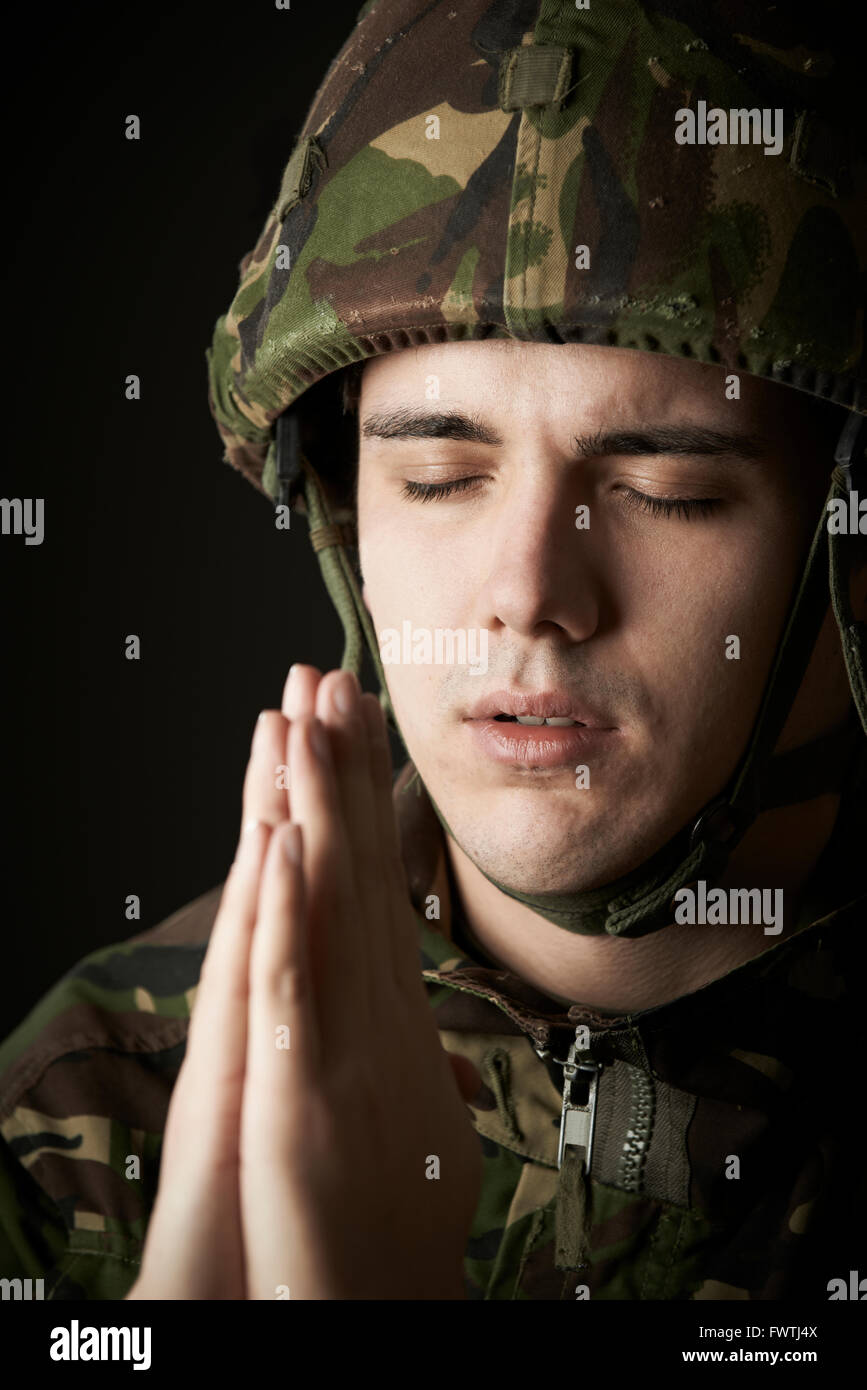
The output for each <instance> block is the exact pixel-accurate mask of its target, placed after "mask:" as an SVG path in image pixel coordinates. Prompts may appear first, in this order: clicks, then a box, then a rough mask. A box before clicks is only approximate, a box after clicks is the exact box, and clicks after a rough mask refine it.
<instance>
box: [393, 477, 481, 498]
mask: <svg viewBox="0 0 867 1390" xmlns="http://www.w3.org/2000/svg"><path fill="white" fill-rule="evenodd" d="M483 481H484V480H483V479H482V478H480V477H473V478H455V479H454V481H453V482H450V483H417V482H415V481H414V479H412V478H407V479H406V481H405V482H404V485H403V488H402V489H401V496H402V497H412V498H417V499H418V500H419V501H420V502H429V501H434V500H436V499H437V498H440V497H449V496H450V495H451V493H453V492H465V491H466V490H467V488H469V487H472V485H473V483H479V482H483Z"/></svg>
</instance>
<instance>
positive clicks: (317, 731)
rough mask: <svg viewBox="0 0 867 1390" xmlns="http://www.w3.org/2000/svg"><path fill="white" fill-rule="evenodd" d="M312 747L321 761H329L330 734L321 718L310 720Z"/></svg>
mask: <svg viewBox="0 0 867 1390" xmlns="http://www.w3.org/2000/svg"><path fill="white" fill-rule="evenodd" d="M310 747H311V748H312V749H313V752H314V753H315V754H316V756H317V758H319V760H320V762H323V763H327V762H328V757H329V750H328V735H327V733H326V732H325V728H324V725H323V724H322V723H321V721H320V720H319V719H313V720H311V722H310Z"/></svg>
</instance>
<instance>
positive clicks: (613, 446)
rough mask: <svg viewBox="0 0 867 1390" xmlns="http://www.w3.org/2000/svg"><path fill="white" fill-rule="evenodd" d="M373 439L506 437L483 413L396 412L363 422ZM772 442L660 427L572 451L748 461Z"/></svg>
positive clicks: (607, 436) (607, 434) (609, 436)
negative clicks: (728, 456) (731, 457)
mask: <svg viewBox="0 0 867 1390" xmlns="http://www.w3.org/2000/svg"><path fill="white" fill-rule="evenodd" d="M361 433H362V434H363V435H364V436H365V438H367V439H373V438H376V439H457V440H461V441H463V442H465V443H471V444H489V445H491V446H492V447H494V448H499V447H501V446H502V444H503V442H504V441H503V439H502V438H501V437H500V435H499V434H497V432H496V430H494V429H492V428H491V426H490V425H487V424H486V423H485V422H484V420H483V419H482V418H481V417H480V416H478V415H464V414H463V413H462V412H460V411H426V410H410V409H408V408H406V407H401V408H399V409H396V410H385V411H380V412H379V413H377V414H373V415H368V416H367V418H366V419H365V420H364V421H363V422H362V424H361ZM768 448H769V444H768V441H767V440H765V439H763V438H761V436H759V435H754V434H736V433H735V434H732V433H729V432H727V431H725V430H714V429H708V428H705V427H704V426H703V425H692V424H689V423H685V424H681V425H654V426H650V427H648V428H645V429H638V430H628V429H627V430H597V431H596V433H595V434H581V435H575V436H574V438H573V440H572V452H573V454H574V456H575V457H576V458H579V459H588V458H600V457H604V456H605V455H608V454H611V455H629V454H631V455H642V456H647V455H652V454H702V455H719V454H735V455H737V456H738V457H740V458H744V459H757V458H761V457H763V456H764V455H765V454H766V453H767V451H768Z"/></svg>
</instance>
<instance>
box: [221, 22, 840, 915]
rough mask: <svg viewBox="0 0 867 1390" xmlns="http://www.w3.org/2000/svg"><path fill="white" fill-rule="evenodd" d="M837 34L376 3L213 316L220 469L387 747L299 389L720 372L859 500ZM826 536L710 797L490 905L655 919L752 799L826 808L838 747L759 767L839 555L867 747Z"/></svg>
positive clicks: (708, 870) (335, 520)
mask: <svg viewBox="0 0 867 1390" xmlns="http://www.w3.org/2000/svg"><path fill="white" fill-rule="evenodd" d="M827 16H828V7H827V6H824V7H820V9H819V11H818V12H816V9H815V7H810V8H807V7H805V8H804V12H803V15H802V16H801V17H800V18H798V19H795V18H793V10H792V6H791V5H779V6H773V5H772V6H767V5H764V4H762V5H749V6H748V5H745V4H744V3H743V2H742V0H368V3H367V4H366V5H364V6H363V8H362V10H361V12H360V14H359V16H358V20H357V22H356V26H355V28H354V30H353V32H352V34H351V35H350V37H349V39H348V40H347V41H346V43H345V44H344V46H343V48H342V49H341V51H340V53H339V54H338V55H337V57H336V58H335V59H334V61H333V62H332V64H331V67H330V68H329V70H328V73H327V74H326V77H325V79H324V81H323V82H322V84H321V86H320V88H319V91H318V92H317V94H316V96H315V98H314V100H313V103H312V106H311V108H310V110H309V113H308V115H307V118H306V120H305V122H304V125H303V128H302V130H301V132H300V135H299V137H298V139H297V142H296V144H295V147H294V149H293V150H292V153H291V157H290V158H289V161H288V164H287V165H286V169H285V172H284V174H283V178H282V182H281V185H280V188H279V191H278V194H277V198H276V201H275V203H274V206H273V208H272V209H271V211H270V213H269V215H268V218H267V220H266V223H265V227H264V229H263V232H262V235H261V237H260V239H259V242H258V244H257V245H256V246H255V248H254V249H253V250H252V251H251V252H249V253H248V255H246V256H245V257H244V259H243V261H242V262H241V267H240V272H241V279H240V285H239V288H238V291H237V293H236V295H235V298H234V300H233V302H232V304H231V306H230V308H229V311H228V313H227V314H226V315H224V316H223V317H221V318H220V319H219V320H218V322H217V325H216V329H215V333H214V338H213V344H212V347H211V349H210V351H209V352H208V369H209V400H210V405H211V410H212V412H213V414H214V417H215V420H216V422H217V426H218V429H219V432H220V435H221V437H222V440H223V444H224V451H225V452H224V457H225V459H226V461H227V462H228V463H230V464H232V465H233V466H234V467H235V468H237V469H239V470H240V471H241V472H242V473H243V474H244V475H245V477H247V478H248V479H249V480H250V481H251V482H252V483H253V484H254V485H255V486H256V487H257V488H258V489H260V490H261V491H262V492H263V493H265V494H266V495H267V496H268V497H269V498H270V499H271V500H272V501H273V502H274V503H276V504H277V506H278V507H280V506H285V507H288V506H293V507H294V508H295V510H297V511H300V512H303V513H305V514H306V515H307V518H308V521H309V524H310V534H311V541H312V543H313V545H314V548H315V550H316V552H317V555H318V558H319V563H320V566H321V568H322V573H323V577H324V579H325V582H326V585H327V587H328V590H329V593H330V594H331V597H332V600H333V601H334V603H335V606H336V607H337V609H338V612H339V614H340V617H341V620H342V622H343V626H344V632H345V637H346V646H345V651H344V657H343V665H344V667H352V668H353V669H355V670H356V671H359V670H360V664H361V659H362V655H363V650H364V644H365V643H366V645H367V647H368V649H369V651H370V654H371V657H372V660H373V662H374V665H375V667H376V671H377V675H378V678H379V681H380V686H381V695H380V698H381V700H382V702H383V705H384V707H385V709H386V711H387V713H388V714H389V717H390V719H391V722H392V723H393V724H394V726H395V728H397V722H396V720H395V718H394V714H393V711H392V710H391V707H390V703H389V701H388V695H387V689H386V683H385V676H384V672H383V668H382V664H381V661H380V656H379V651H378V646H377V642H376V637H375V634H374V632H373V629H372V625H371V622H370V616H369V614H368V612H367V609H366V608H365V606H364V604H363V601H362V598H361V592H360V585H359V576H358V570H357V559H356V555H355V549H354V546H355V539H356V538H355V535H354V531H353V525H352V522H353V516H352V512H351V510H350V509H349V508H347V507H345V506H341V504H340V500H339V498H338V496H337V494H336V493H335V491H334V490H333V488H332V485H331V483H330V481H329V475H328V460H327V445H326V446H325V447H324V448H323V449H321V450H320V454H319V456H318V457H312V455H313V452H314V451H313V450H312V449H311V448H310V447H309V442H310V440H311V439H313V440H315V439H316V438H317V435H316V432H315V431H314V432H313V433H312V434H311V432H310V428H309V425H310V420H311V419H313V418H314V417H315V415H316V410H317V407H316V404H315V402H316V400H317V390H316V389H314V390H312V391H311V389H310V388H311V387H314V388H318V384H319V383H324V382H325V381H326V380H327V379H334V378H335V374H336V373H340V372H341V370H342V369H344V368H346V367H349V366H351V365H352V364H355V363H361V362H363V361H364V360H366V359H368V358H371V357H374V356H377V355H379V354H382V353H386V352H393V351H396V350H400V349H403V348H406V347H410V346H416V345H424V344H432V343H445V342H452V341H468V340H474V339H484V338H512V339H517V340H520V341H525V342H542V343H589V344H597V345H610V346H615V347H620V348H632V349H636V350H639V351H644V352H656V353H663V354H668V355H670V356H673V357H678V358H681V359H683V358H690V359H693V360H695V361H697V362H704V363H711V364H717V365H719V366H721V367H723V368H725V369H727V371H729V372H732V373H747V374H751V375H754V376H758V377H764V378H767V379H769V380H772V381H777V382H782V383H785V384H788V385H789V386H791V387H793V388H795V389H797V390H799V391H801V392H807V393H809V394H811V395H813V396H815V397H819V398H822V399H825V400H828V401H831V402H836V403H837V404H838V405H840V406H844V407H846V408H847V409H848V410H849V411H850V412H852V414H851V415H850V417H849V422H848V424H847V429H846V431H845V432H844V437H842V438H841V441H840V445H839V451H838V457H837V460H836V461H837V465H838V467H837V469H836V470H835V473H834V475H833V480H832V491H831V494H830V496H829V500H833V499H837V500H841V499H845V498H846V497H847V496H848V494H849V493H850V492H851V490H852V487H853V477H854V476H855V475H854V473H853V469H856V468H858V467H862V466H863V456H864V443H865V417H867V390H865V356H864V347H863V336H864V318H865V298H867V296H865V280H867V216H865V213H867V151H865V145H864V134H863V130H864V127H863V122H862V120H861V118H860V114H859V113H858V111H857V109H856V101H855V91H856V85H855V73H854V70H853V68H852V67H851V66H847V62H848V61H849V60H850V59H851V54H850V55H849V59H848V60H847V53H846V48H845V43H842V44H841V43H840V42H839V41H838V43H837V47H836V51H835V49H834V48H833V47H829V46H828V36H827V29H828V25H827ZM840 32H841V34H843V33H844V32H845V26H844V25H842V24H841V26H840ZM296 403H297V405H296ZM318 408H319V410H320V411H321V406H319V407H318ZM318 437H319V438H320V440H323V439H326V438H327V433H320V434H319V436H318ZM302 443H303V446H304V447H303V448H302ZM829 462H830V461H829ZM829 471H830V469H829ZM865 490H867V489H865ZM825 522H826V518H825V515H824V513H823V517H822V519H821V520H820V523H819V525H818V527H817V530H816V535H815V537H814V542H813V545H812V547H811V551H810V556H809V558H808V562H807V565H806V567H805V571H804V575H803V578H802V582H801V584H800V586H799V588H798V592H797V594H796V595H795V598H794V600H793V603H792V607H791V611H790V614H789V618H788V620H787V623H786V626H785V630H784V635H783V638H782V640H781V643H780V647H779V649H778V652H777V655H776V658H775V661H774V662H773V665H772V671H771V675H770V677H769V681H768V686H767V688H766V691H765V696H764V699H763V703H762V706H761V709H760V712H759V715H758V717H757V720H756V725H755V727H754V730H753V734H752V737H751V741H750V744H749V746H748V749H747V751H746V753H745V755H744V758H743V760H742V762H741V765H740V767H739V768H738V770H737V772H736V774H735V776H734V778H733V779H732V782H731V784H730V786H729V787H728V788H727V789H726V791H725V793H724V794H723V795H721V797H720V798H718V800H717V801H716V802H715V803H713V804H712V805H711V806H710V807H707V808H705V811H704V812H703V813H702V815H701V816H700V817H699V818H698V820H697V821H696V822H695V824H694V825H693V826H692V828H691V829H690V827H686V828H685V829H684V831H683V832H682V833H681V834H680V835H679V836H677V837H675V839H674V840H673V841H671V842H670V843H669V844H668V845H667V846H665V847H664V849H663V850H661V851H660V852H659V854H658V855H657V856H655V858H654V860H653V861H651V863H650V864H645V865H643V866H641V868H640V869H639V870H636V872H635V873H634V874H632V875H628V876H626V877H625V878H623V879H621V880H619V881H618V883H617V884H614V885H608V886H607V888H605V889H600V890H597V891H595V892H594V893H576V894H566V895H561V896H558V897H552V896H546V897H544V898H541V897H533V896H531V895H525V894H521V893H517V892H514V891H512V890H510V889H508V888H506V887H505V886H504V885H502V884H500V883H497V886H498V887H499V888H500V889H501V890H502V891H503V892H506V893H508V894H509V895H510V896H512V897H515V898H517V899H519V900H521V901H523V902H526V903H528V904H530V905H531V906H533V907H534V909H535V910H536V911H539V912H540V913H541V914H542V915H543V916H546V917H547V918H548V919H549V920H551V921H555V922H557V924H558V925H561V926H564V927H566V928H568V929H569V930H573V931H583V932H602V931H604V932H607V933H610V934H614V935H620V934H622V935H640V934H644V933H645V932H647V931H653V930H658V929H659V928H660V927H662V926H665V925H667V923H668V922H669V921H670V920H671V917H670V907H669V905H670V901H671V897H672V894H673V892H674V891H675V890H676V888H677V887H679V886H681V885H682V884H683V883H685V882H689V881H691V880H692V879H695V878H696V877H697V876H698V875H699V874H701V873H703V874H705V875H706V876H707V877H708V878H712V877H715V876H718V875H719V873H721V871H722V868H723V867H724V865H725V863H726V861H727V858H728V855H729V853H730V852H731V850H732V849H733V848H734V846H735V845H736V844H737V843H738V841H739V839H740V838H741V837H742V835H743V833H745V830H746V829H747V828H748V827H749V825H750V824H751V823H752V821H753V820H754V819H755V816H756V815H757V814H758V813H759V811H760V809H763V808H766V807H767V806H769V805H774V804H785V802H786V799H787V797H788V800H790V801H791V800H797V799H803V798H802V797H801V796H799V795H792V794H791V787H792V784H793V780H794V781H799V785H800V787H801V789H802V791H804V790H806V791H807V794H809V795H815V794H816V792H815V791H810V790H809V788H810V787H811V786H812V785H814V784H815V785H819V783H820V782H821V780H822V776H823V775H824V776H825V777H826V778H827V776H828V768H829V767H830V766H831V765H832V764H833V766H835V767H837V768H839V766H840V763H841V759H842V758H845V757H846V756H848V752H849V751H850V745H849V743H847V742H846V741H845V740H844V743H843V744H840V743H839V740H838V744H837V745H834V747H833V748H829V747H827V746H824V745H823V746H821V747H819V746H817V745H815V746H814V745H810V748H809V749H808V750H806V752H804V750H796V753H800V754H802V756H801V757H800V759H798V758H794V755H791V754H790V755H786V757H776V758H775V757H773V748H774V744H775V742H776V738H777V735H778V734H779V731H780V729H781V728H782V724H783V722H784V720H785V716H786V714H787V712H788V710H789V708H790V706H791V702H792V700H793V698H794V694H795V691H796V690H797V688H798V685H799V684H800V679H801V677H802V675H803V671H804V669H805V668H806V663H807V661H808V659H809V656H810V653H811V651H812V647H813V642H814V640H815V636H816V633H817V631H818V624H819V622H820V621H821V617H822V616H823V615H824V612H825V611H826V609H827V604H828V589H829V586H828V573H829V565H830V573H831V584H830V589H831V598H832V602H833V606H834V612H835V616H836V618H837V621H838V624H839V626H840V630H841V634H842V638H843V647H844V652H845V656H846V661H847V666H848V670H849V676H850V683H851V685H852V690H853V695H854V698H855V703H856V706H857V708H858V711H859V714H860V716H861V720H862V722H863V725H864V728H865V730H867V685H865V675H864V671H865V642H864V634H863V632H862V631H861V628H860V625H858V624H857V623H856V622H855V619H854V616H853V614H852V612H851V608H850V606H849V600H848V565H849V563H850V558H849V552H848V551H847V549H846V546H845V544H844V538H838V539H837V540H836V542H835V540H834V539H833V538H832V539H829V536H828V526H827V524H825ZM838 745H839V746H838ZM786 758H788V763H787V762H786ZM787 787H788V788H789V791H788V792H787V791H786V788H787ZM434 809H435V810H436V811H437V814H438V815H439V816H440V820H441V821H442V822H443V825H445V826H446V829H448V827H447V825H446V822H445V821H444V820H443V817H442V815H441V813H440V812H439V809H438V808H437V807H436V806H435V804H434ZM492 881H493V882H496V880H492Z"/></svg>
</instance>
